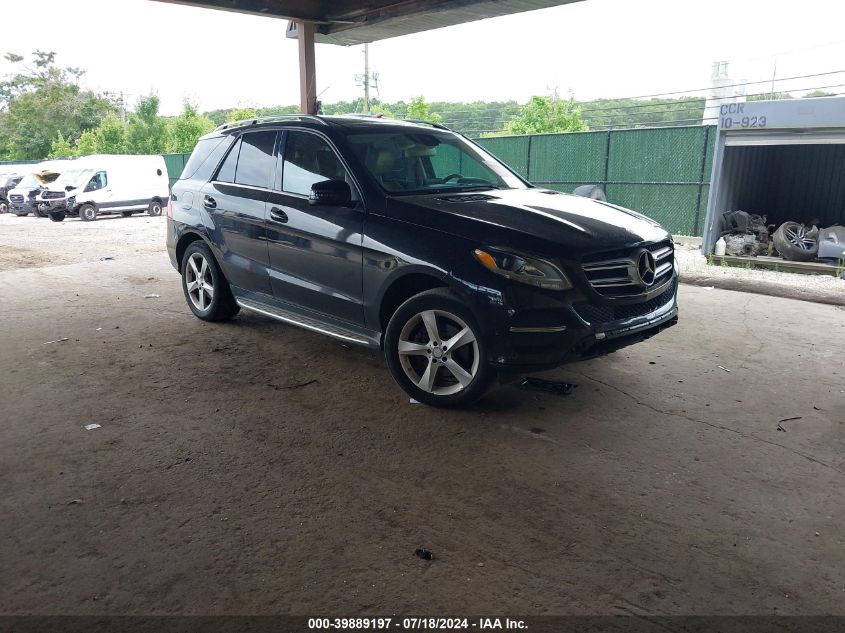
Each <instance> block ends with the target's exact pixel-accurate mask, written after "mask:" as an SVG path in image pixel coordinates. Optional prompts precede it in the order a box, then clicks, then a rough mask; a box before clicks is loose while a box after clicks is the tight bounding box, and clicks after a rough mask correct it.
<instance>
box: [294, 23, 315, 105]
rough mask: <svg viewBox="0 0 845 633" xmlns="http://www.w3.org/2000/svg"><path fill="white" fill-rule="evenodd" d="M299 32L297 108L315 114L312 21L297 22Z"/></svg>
mask: <svg viewBox="0 0 845 633" xmlns="http://www.w3.org/2000/svg"><path fill="white" fill-rule="evenodd" d="M296 28H297V31H298V34H299V37H298V38H297V43H298V44H299V110H300V112H302V114H317V64H316V61H315V58H314V23H313V22H297V23H296Z"/></svg>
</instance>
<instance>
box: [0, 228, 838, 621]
mask: <svg viewBox="0 0 845 633" xmlns="http://www.w3.org/2000/svg"><path fill="white" fill-rule="evenodd" d="M163 231H164V219H163V218H157V219H150V218H147V217H145V216H141V217H133V218H129V219H123V218H117V219H113V220H111V219H110V220H101V221H98V222H95V223H91V224H83V223H82V222H79V221H75V220H74V221H70V220H69V221H66V222H64V223H62V224H54V223H51V222H49V221H47V220H39V219H35V218H31V217H29V218H15V217H11V216H0V252H2V253H3V259H2V260H0V263H2V266H0V269H1V270H0V322H1V323H2V326H0V376H2V390H1V391H0V482H1V483H2V486H0V491H2V494H0V516H2V521H0V561H2V564H0V613H4V614H11V613H16V614H24V613H26V614H275V613H292V614H311V615H314V614H333V615H354V614H370V613H372V614H376V613H380V614H385V613H397V614H410V613H416V614H420V613H425V614H434V615H453V614H479V613H501V614H521V615H535V614H713V613H720V614H830V613H835V614H845V528H843V525H845V485H843V484H845V371H843V359H844V358H845V336H842V332H843V325H845V309H843V308H841V307H836V306H830V305H818V304H813V303H808V302H799V301H794V300H788V299H778V298H773V297H767V296H761V295H754V294H742V293H738V292H731V291H724V290H706V289H704V288H697V287H689V286H683V287H682V289H681V301H682V312H681V321H680V324H679V325H678V326H677V327H675V328H672V329H670V330H668V331H666V332H664V333H663V334H661V335H660V336H658V337H655V338H653V339H651V340H650V341H648V342H646V343H643V344H641V345H639V346H636V347H632V348H629V349H627V350H623V351H621V352H619V353H617V354H614V355H611V356H608V357H606V358H603V359H599V360H595V361H591V362H587V363H583V364H580V365H573V366H568V367H565V368H562V369H559V370H556V371H554V372H550V373H549V374H548V376H550V377H553V378H556V379H561V380H568V381H571V382H574V383H576V384H577V385H578V387H577V389H576V390H575V393H574V394H572V395H570V396H566V397H561V396H555V395H549V394H540V393H534V392H529V391H525V390H522V389H520V388H518V387H516V386H513V385H511V386H505V387H502V388H500V389H498V390H496V391H495V392H493V393H492V394H490V395H489V396H488V397H487V398H486V399H484V400H483V401H482V402H481V403H479V404H478V405H477V406H475V407H474V408H472V409H470V410H466V411H439V410H433V409H429V408H426V407H423V406H421V405H413V404H410V403H409V401H408V398H407V397H406V396H405V395H404V394H403V392H401V391H400V390H399V388H398V387H396V386H395V385H394V384H393V383H392V381H391V380H390V378H389V376H388V373H387V370H386V367H385V364H384V362H383V360H382V358H381V357H380V356H379V355H378V354H376V353H373V352H371V351H366V350H360V349H355V348H348V347H344V346H343V345H341V344H339V343H337V342H335V341H333V340H331V339H328V338H324V337H321V336H319V335H316V334H312V333H309V332H306V331H303V330H300V329H296V328H293V327H289V326H286V325H283V324H280V323H276V322H273V321H271V320H269V319H266V318H263V317H258V316H254V315H250V314H246V313H242V314H241V316H239V318H237V319H236V320H235V321H233V322H232V323H229V324H220V325H218V324H208V323H203V322H201V321H199V320H197V319H196V318H194V317H193V316H192V315H191V313H190V312H189V310H188V308H187V306H186V305H185V302H184V298H183V296H182V293H181V291H180V287H179V278H178V276H177V275H176V273H175V272H174V271H173V270H172V269H171V268H170V264H169V262H168V260H167V257H166V254H165V253H164V250H163ZM13 248H14V249H16V250H13ZM106 257H111V258H113V259H101V258H106ZM147 295H160V296H158V297H150V298H145V297H147ZM720 366H721V367H723V368H725V369H722V368H720ZM727 370H730V371H727ZM785 418H796V419H792V420H789V421H785V422H781V423H780V425H779V421H780V420H783V419H785ZM89 424H99V425H100V428H96V429H94V430H90V431H89V430H85V428H84V427H85V426H86V425H89ZM779 426H780V429H779V428H778V427H779ZM781 429H782V430H781ZM418 547H425V548H428V549H430V550H431V551H432V552H433V553H434V556H435V558H434V560H432V561H423V560H420V559H419V558H417V557H415V556H414V550H415V549H416V548H418Z"/></svg>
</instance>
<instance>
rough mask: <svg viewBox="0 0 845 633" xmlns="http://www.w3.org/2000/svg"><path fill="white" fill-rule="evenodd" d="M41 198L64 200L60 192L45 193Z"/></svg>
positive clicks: (63, 195)
mask: <svg viewBox="0 0 845 633" xmlns="http://www.w3.org/2000/svg"><path fill="white" fill-rule="evenodd" d="M41 197H42V198H44V199H45V200H58V199H59V198H64V197H65V194H64V193H63V192H61V191H45V192H44V193H42V194H41Z"/></svg>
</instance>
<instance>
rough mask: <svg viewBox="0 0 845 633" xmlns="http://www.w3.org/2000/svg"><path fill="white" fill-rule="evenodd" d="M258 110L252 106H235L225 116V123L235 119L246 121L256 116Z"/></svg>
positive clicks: (232, 121)
mask: <svg viewBox="0 0 845 633" xmlns="http://www.w3.org/2000/svg"><path fill="white" fill-rule="evenodd" d="M258 116H259V114H258V111H257V110H255V109H254V108H235V109H234V110H230V111H229V115H228V116H227V117H226V122H227V123H234V122H235V121H246V120H248V119H255V118H258Z"/></svg>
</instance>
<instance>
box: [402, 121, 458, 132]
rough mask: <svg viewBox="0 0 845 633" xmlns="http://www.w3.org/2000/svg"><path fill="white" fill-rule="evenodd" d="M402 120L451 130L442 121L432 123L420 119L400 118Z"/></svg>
mask: <svg viewBox="0 0 845 633" xmlns="http://www.w3.org/2000/svg"><path fill="white" fill-rule="evenodd" d="M402 120H403V121H407V122H408V123H417V124H419V125H430V126H431V127H434V128H437V129H438V130H446V131H448V132H451V131H452V129H451V128H448V127H446V126H445V125H443V124H442V123H434V122H432V121H423V120H422V119H402Z"/></svg>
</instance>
